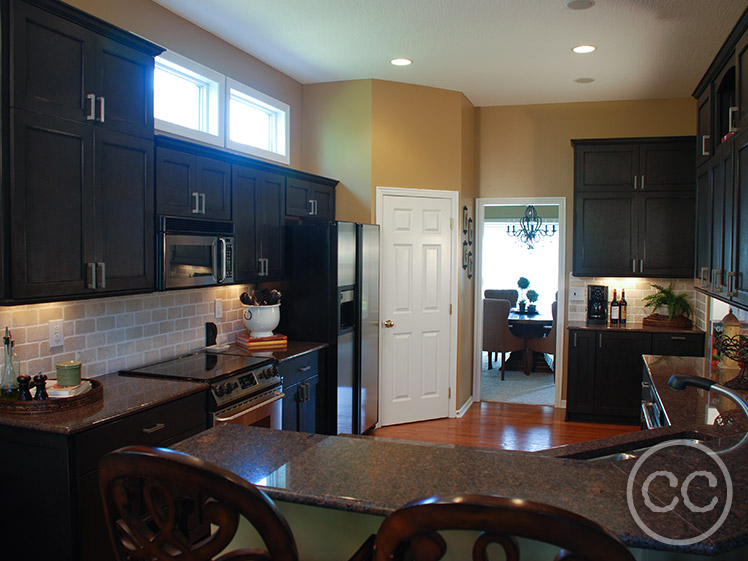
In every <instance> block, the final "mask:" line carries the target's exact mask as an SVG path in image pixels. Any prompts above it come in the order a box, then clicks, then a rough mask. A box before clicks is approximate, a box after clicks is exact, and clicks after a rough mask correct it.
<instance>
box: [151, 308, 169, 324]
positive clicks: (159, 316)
mask: <svg viewBox="0 0 748 561" xmlns="http://www.w3.org/2000/svg"><path fill="white" fill-rule="evenodd" d="M165 319H166V309H165V308H159V309H156V310H153V311H152V312H151V321H153V322H159V321H164V320H165Z"/></svg>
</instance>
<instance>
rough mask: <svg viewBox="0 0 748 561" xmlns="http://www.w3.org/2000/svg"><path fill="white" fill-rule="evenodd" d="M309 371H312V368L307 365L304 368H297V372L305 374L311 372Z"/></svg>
mask: <svg viewBox="0 0 748 561" xmlns="http://www.w3.org/2000/svg"><path fill="white" fill-rule="evenodd" d="M311 369H312V367H311V366H310V365H308V364H307V365H306V366H302V367H301V368H299V369H298V372H306V371H308V370H311Z"/></svg>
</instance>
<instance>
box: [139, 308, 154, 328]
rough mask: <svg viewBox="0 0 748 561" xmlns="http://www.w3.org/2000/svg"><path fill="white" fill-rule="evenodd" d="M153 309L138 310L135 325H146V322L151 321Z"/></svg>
mask: <svg viewBox="0 0 748 561" xmlns="http://www.w3.org/2000/svg"><path fill="white" fill-rule="evenodd" d="M151 315H152V314H151V311H150V310H146V311H143V312H137V313H136V314H135V325H145V324H146V323H151Z"/></svg>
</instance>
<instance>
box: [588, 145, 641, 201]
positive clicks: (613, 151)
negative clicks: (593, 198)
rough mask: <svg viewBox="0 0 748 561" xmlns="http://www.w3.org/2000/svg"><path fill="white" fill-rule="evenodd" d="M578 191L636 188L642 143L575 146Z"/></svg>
mask: <svg viewBox="0 0 748 561" xmlns="http://www.w3.org/2000/svg"><path fill="white" fill-rule="evenodd" d="M574 159H575V161H574V170H575V171H574V173H575V178H574V179H575V186H576V189H577V190H578V191H633V190H634V178H635V177H636V176H638V175H639V172H638V170H639V147H638V145H632V144H619V145H616V144H612V145H607V146H579V147H577V148H576V149H575V150H574Z"/></svg>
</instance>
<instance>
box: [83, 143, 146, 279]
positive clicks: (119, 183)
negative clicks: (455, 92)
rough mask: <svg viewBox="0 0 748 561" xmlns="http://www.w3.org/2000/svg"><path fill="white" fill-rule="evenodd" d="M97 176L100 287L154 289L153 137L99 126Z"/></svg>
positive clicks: (97, 253)
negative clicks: (102, 280)
mask: <svg viewBox="0 0 748 561" xmlns="http://www.w3.org/2000/svg"><path fill="white" fill-rule="evenodd" d="M96 178H97V180H96V181H97V188H96V193H97V200H96V209H97V212H96V217H97V222H98V223H97V246H98V247H97V249H96V256H97V257H96V260H97V261H101V262H103V263H104V264H105V266H106V269H105V270H106V286H105V288H101V287H100V288H99V290H107V291H117V290H138V289H151V290H153V289H155V277H154V243H155V241H154V240H155V238H154V236H155V234H154V223H153V141H150V140H146V139H142V138H138V137H133V136H129V135H124V134H120V133H115V132H111V131H103V130H99V131H97V132H96Z"/></svg>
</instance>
